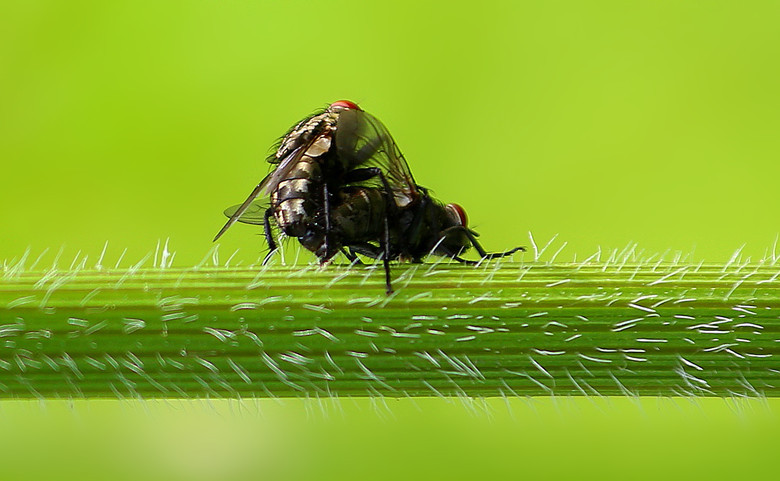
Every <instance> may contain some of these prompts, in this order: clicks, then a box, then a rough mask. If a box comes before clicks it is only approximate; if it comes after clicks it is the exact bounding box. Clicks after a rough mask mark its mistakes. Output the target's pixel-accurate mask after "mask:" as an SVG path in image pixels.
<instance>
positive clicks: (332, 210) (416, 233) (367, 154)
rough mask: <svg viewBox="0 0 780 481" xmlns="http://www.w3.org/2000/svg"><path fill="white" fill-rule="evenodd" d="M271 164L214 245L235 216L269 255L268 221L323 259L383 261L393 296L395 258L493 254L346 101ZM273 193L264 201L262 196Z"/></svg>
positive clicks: (386, 136) (300, 130) (290, 139)
mask: <svg viewBox="0 0 780 481" xmlns="http://www.w3.org/2000/svg"><path fill="white" fill-rule="evenodd" d="M268 161H269V162H270V163H271V164H274V165H275V166H276V167H275V168H274V170H273V171H271V173H269V174H268V175H267V176H266V177H265V178H264V179H263V180H262V181H261V182H260V183H259V184H258V185H257V187H255V189H254V190H253V191H252V193H251V194H249V197H247V199H246V200H245V201H244V203H243V204H241V205H237V206H234V207H230V208H228V209H227V210H226V211H225V215H227V216H228V217H229V218H230V219H229V220H228V221H227V223H226V224H225V225H224V227H222V230H220V231H219V233H218V234H217V236H216V237H215V238H214V240H215V241H216V240H217V239H218V238H219V237H220V236H221V235H222V234H223V233H224V232H225V231H226V230H227V229H228V228H229V227H230V226H231V225H233V223H235V222H236V221H238V222H244V223H247V224H257V225H263V227H264V232H265V239H266V242H267V243H268V247H269V248H270V250H271V251H270V252H269V254H268V256H267V257H266V259H265V261H264V262H267V261H268V259H269V258H270V256H271V255H272V254H273V253H274V252H275V250H276V242H275V240H274V236H273V232H272V228H271V219H272V218H273V219H274V221H275V223H276V225H277V226H278V228H279V229H280V230H281V231H282V233H283V234H284V235H286V236H289V237H297V238H298V240H299V242H300V243H301V245H303V247H305V248H306V249H308V250H310V251H311V252H313V253H314V254H315V255H316V256H317V258H318V259H319V261H320V263H325V262H327V261H329V260H330V259H331V258H332V257H333V256H335V255H336V254H338V253H339V252H342V253H344V255H345V256H346V257H347V258H348V259H350V260H351V261H353V262H355V261H356V260H357V254H360V255H364V256H367V257H370V258H374V259H382V261H383V263H384V268H385V284H386V286H387V292H388V293H390V292H392V286H391V282H390V266H389V263H388V261H390V260H395V259H399V260H403V261H412V262H422V259H423V257H425V256H426V255H428V254H435V255H439V256H447V257H451V258H453V259H455V260H456V261H458V262H462V263H465V264H473V263H474V261H468V260H466V259H463V258H461V257H460V255H461V253H462V252H463V251H465V250H466V249H468V248H469V247H471V246H474V248H475V249H476V250H477V252H478V253H479V254H480V256H482V258H487V259H493V258H497V257H503V256H507V255H510V254H512V253H514V252H516V251H518V250H524V249H523V248H522V247H516V248H514V249H511V250H509V251H506V252H500V253H488V252H485V250H484V249H483V248H482V246H481V245H480V244H479V243H478V242H477V240H476V236H477V235H478V234H477V233H476V232H474V231H473V230H471V229H469V228H468V223H467V218H466V213H465V211H464V210H463V208H462V207H460V206H459V205H457V204H447V205H446V206H445V205H444V204H441V203H440V202H438V201H436V200H435V199H433V198H432V197H431V196H430V195H429V194H428V191H427V189H425V188H424V187H422V186H419V185H417V184H416V183H415V182H414V178H413V177H412V173H411V171H410V170H409V166H408V165H407V163H406V160H405V159H404V157H403V155H402V154H401V152H400V150H399V149H398V146H397V145H396V143H395V141H394V140H393V138H392V136H391V135H390V132H388V131H387V128H385V126H384V125H382V123H381V122H380V121H379V120H377V119H376V117H374V116H372V115H370V114H368V113H366V112H364V111H363V110H361V109H360V108H359V107H358V106H357V105H356V104H355V103H353V102H350V101H347V100H340V101H338V102H334V103H332V104H330V106H329V107H328V108H327V109H325V110H324V111H322V112H319V113H317V114H315V115H312V116H310V117H307V118H306V119H304V120H302V121H300V122H299V123H298V124H297V125H295V126H294V127H293V128H292V129H290V131H289V132H288V133H287V134H286V135H285V136H284V138H283V139H282V141H281V143H280V145H279V148H278V149H277V151H276V153H275V154H273V155H272V156H271V157H269V159H268ZM266 198H268V199H266Z"/></svg>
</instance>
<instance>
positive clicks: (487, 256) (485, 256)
mask: <svg viewBox="0 0 780 481" xmlns="http://www.w3.org/2000/svg"><path fill="white" fill-rule="evenodd" d="M456 230H459V231H462V232H463V233H464V234H466V237H468V239H469V242H471V245H473V246H474V249H476V250H477V252H478V253H479V256H480V257H482V258H483V259H498V258H499V257H506V256H510V255H512V254H514V253H515V252H517V251H525V247H522V246H521V247H515V248H514V249H509V250H508V251H506V252H487V251H486V250H485V249H484V248H483V247H482V245H481V244H480V243H479V242H478V241H477V238H476V237H475V236H474V233H473V232H471V230H469V229H468V228H467V227H464V226H462V225H457V226H453V227H450V228H449V229H444V231H443V232H442V234H444V236H445V237H446V236H447V234H448V233H450V232H454V231H456ZM452 258H453V259H455V260H456V261H458V262H462V263H464V264H467V265H473V264H476V262H474V261H467V260H466V259H463V258H460V257H458V256H452Z"/></svg>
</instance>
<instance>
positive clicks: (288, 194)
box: [271, 155, 322, 237]
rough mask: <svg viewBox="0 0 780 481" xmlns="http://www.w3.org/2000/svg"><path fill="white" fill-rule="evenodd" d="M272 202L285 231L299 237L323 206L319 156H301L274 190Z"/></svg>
mask: <svg viewBox="0 0 780 481" xmlns="http://www.w3.org/2000/svg"><path fill="white" fill-rule="evenodd" d="M271 206H272V207H273V209H274V217H276V222H277V224H278V225H279V228H280V229H281V230H282V232H284V233H285V235H288V236H291V237H300V236H302V235H304V233H306V230H307V228H309V226H310V224H311V223H312V222H313V221H314V219H315V217H316V215H317V213H318V210H321V208H322V207H321V206H322V171H321V169H320V164H319V160H318V159H317V158H313V157H311V156H308V155H304V156H303V157H301V160H299V161H298V163H297V165H296V166H295V168H293V170H292V171H291V172H290V174H289V175H288V176H287V177H286V178H285V179H284V180H282V181H281V182H279V185H278V186H277V187H276V190H274V191H273V192H272V193H271Z"/></svg>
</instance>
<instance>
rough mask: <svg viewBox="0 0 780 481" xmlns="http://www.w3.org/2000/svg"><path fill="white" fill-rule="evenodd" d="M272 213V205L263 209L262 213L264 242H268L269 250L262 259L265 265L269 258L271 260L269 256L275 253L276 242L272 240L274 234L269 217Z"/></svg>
mask: <svg viewBox="0 0 780 481" xmlns="http://www.w3.org/2000/svg"><path fill="white" fill-rule="evenodd" d="M273 215H274V210H273V208H272V207H269V208H267V209H266V210H265V214H264V215H263V231H264V232H265V242H266V243H267V244H268V249H269V252H268V254H267V255H266V256H265V259H263V265H266V263H268V261H269V260H271V256H272V255H274V254H275V253H276V242H275V241H274V235H273V232H271V217H273Z"/></svg>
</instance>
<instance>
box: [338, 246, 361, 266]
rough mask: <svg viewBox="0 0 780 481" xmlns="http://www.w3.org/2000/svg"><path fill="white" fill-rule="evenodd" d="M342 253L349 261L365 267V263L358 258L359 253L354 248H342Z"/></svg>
mask: <svg viewBox="0 0 780 481" xmlns="http://www.w3.org/2000/svg"><path fill="white" fill-rule="evenodd" d="M341 253H342V254H344V257H346V258H347V260H349V262H351V263H352V264H357V265H363V262H362V261H361V260H360V259H359V258H358V256H357V253H356V252H355V251H354V250H353V249H352V247H348V248H342V249H341Z"/></svg>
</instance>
